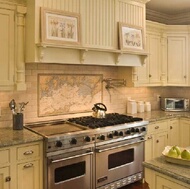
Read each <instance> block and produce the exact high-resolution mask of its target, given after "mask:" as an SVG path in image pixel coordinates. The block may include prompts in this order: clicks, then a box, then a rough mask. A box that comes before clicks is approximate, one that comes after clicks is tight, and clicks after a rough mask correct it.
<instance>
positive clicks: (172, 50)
mask: <svg viewBox="0 0 190 189" xmlns="http://www.w3.org/2000/svg"><path fill="white" fill-rule="evenodd" d="M187 31H188V30H187ZM167 40H168V44H167V48H168V49H167V55H168V62H167V65H168V71H167V73H168V74H167V75H168V78H167V85H169V86H187V85H188V64H189V60H188V43H189V42H188V34H185V33H182V31H178V32H175V33H174V32H170V33H168V34H167ZM176 76H177V77H176Z"/></svg>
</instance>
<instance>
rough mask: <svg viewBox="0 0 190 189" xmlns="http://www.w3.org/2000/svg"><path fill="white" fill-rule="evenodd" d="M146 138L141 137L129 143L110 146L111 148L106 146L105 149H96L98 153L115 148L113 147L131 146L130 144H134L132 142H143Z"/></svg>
mask: <svg viewBox="0 0 190 189" xmlns="http://www.w3.org/2000/svg"><path fill="white" fill-rule="evenodd" d="M145 141H146V140H144V138H143V139H141V140H139V141H135V142H130V143H127V144H122V145H118V146H113V147H110V148H105V149H98V148H97V149H96V152H98V153H101V152H104V151H108V150H113V149H116V148H121V147H125V146H129V145H132V144H137V143H141V142H145Z"/></svg>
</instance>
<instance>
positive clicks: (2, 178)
mask: <svg viewBox="0 0 190 189" xmlns="http://www.w3.org/2000/svg"><path fill="white" fill-rule="evenodd" d="M9 175H10V170H9V167H2V168H0V189H10V188H11V187H10V176H9Z"/></svg>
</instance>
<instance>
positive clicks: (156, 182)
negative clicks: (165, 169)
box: [145, 168, 189, 189]
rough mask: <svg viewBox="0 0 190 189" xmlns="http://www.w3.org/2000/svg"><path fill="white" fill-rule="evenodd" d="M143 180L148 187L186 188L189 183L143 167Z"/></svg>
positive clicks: (152, 188) (159, 188)
mask: <svg viewBox="0 0 190 189" xmlns="http://www.w3.org/2000/svg"><path fill="white" fill-rule="evenodd" d="M145 180H146V182H147V183H148V185H149V188H150V189H154V188H156V189H163V188H167V189H174V188H176V189H177V188H178V189H188V188H189V185H187V184H186V183H183V182H181V181H178V180H176V179H173V178H172V177H168V176H166V175H164V174H161V173H158V172H156V171H153V170H150V169H148V168H145Z"/></svg>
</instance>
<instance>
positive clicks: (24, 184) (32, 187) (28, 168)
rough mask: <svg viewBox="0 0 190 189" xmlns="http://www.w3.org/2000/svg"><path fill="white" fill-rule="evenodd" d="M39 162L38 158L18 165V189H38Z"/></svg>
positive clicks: (39, 185) (39, 184)
mask: <svg viewBox="0 0 190 189" xmlns="http://www.w3.org/2000/svg"><path fill="white" fill-rule="evenodd" d="M40 173H41V170H40V162H39V161H38V160H36V161H31V162H27V163H22V164H19V165H18V189H26V188H27V189H40V188H42V187H41V183H40V177H41V176H42V175H41V174H40Z"/></svg>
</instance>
